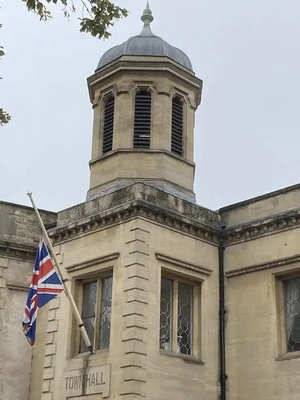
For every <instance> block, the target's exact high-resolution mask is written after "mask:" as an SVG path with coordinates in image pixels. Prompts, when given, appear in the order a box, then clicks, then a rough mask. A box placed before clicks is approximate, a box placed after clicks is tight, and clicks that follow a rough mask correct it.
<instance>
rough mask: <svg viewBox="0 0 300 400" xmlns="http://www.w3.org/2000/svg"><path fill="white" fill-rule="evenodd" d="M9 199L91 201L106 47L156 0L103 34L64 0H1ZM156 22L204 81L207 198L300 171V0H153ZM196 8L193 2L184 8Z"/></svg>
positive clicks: (201, 143) (4, 170)
mask: <svg viewBox="0 0 300 400" xmlns="http://www.w3.org/2000/svg"><path fill="white" fill-rule="evenodd" d="M1 3H2V4H1V6H2V10H1V17H0V19H1V22H2V23H3V24H4V27H3V31H2V32H1V43H0V44H2V45H4V46H5V51H6V56H5V58H4V59H3V61H2V62H1V65H0V67H1V70H0V72H1V75H2V77H3V81H2V82H0V102H1V103H0V104H1V106H2V107H5V108H6V109H7V110H9V111H10V113H11V114H12V115H13V120H12V122H11V123H10V124H9V126H7V127H6V128H3V129H0V199H2V200H6V201H11V202H16V203H21V204H29V201H28V199H27V196H26V193H27V190H28V189H30V190H32V191H33V193H34V195H35V199H36V202H37V204H38V206H39V207H40V208H46V209H50V210H59V209H63V208H66V207H69V206H71V205H74V204H76V203H80V202H83V201H84V200H85V196H86V191H87V189H88V184H89V169H88V161H89V159H90V147H91V132H92V110H91V105H90V102H89V97H88V91H87V86H86V78H87V77H88V76H90V75H92V74H93V72H94V69H95V67H96V65H97V62H98V60H99V58H100V56H101V55H102V53H103V52H104V51H105V50H107V49H108V48H110V47H112V46H114V45H116V44H119V43H121V42H123V41H124V40H126V39H127V38H128V37H130V36H132V35H135V34H137V33H139V32H140V30H141V28H142V23H141V21H140V19H139V18H140V15H141V13H142V11H143V9H144V6H145V0H123V1H118V0H115V3H117V4H119V5H121V6H126V7H127V8H128V9H129V10H130V12H131V14H130V17H129V18H127V19H125V20H122V21H120V22H118V23H117V24H116V26H115V28H113V30H112V38H111V39H110V40H108V41H105V42H103V41H99V40H97V39H94V38H92V37H90V36H89V35H87V34H81V33H79V30H78V21H77V16H76V15H73V16H72V18H71V21H70V22H68V21H67V20H66V19H65V18H63V16H62V13H60V7H56V8H54V9H53V11H54V13H53V14H54V19H53V20H52V21H49V22H47V23H43V22H39V21H38V18H37V17H36V16H34V15H32V14H30V13H28V12H27V11H26V9H25V6H24V4H23V3H21V0H10V1H2V2H1ZM150 6H151V8H152V11H153V15H154V18H155V19H154V22H153V24H152V30H153V31H154V33H155V34H157V35H159V36H161V37H163V38H164V39H165V40H166V41H168V42H169V43H171V44H172V45H174V46H177V47H179V48H180V49H182V50H183V51H185V52H186V53H187V54H188V56H189V57H190V58H191V61H192V63H193V66H194V70H195V72H196V74H197V76H198V77H199V78H201V79H202V80H203V81H204V86H203V96H202V104H201V106H200V108H199V109H198V112H197V118H196V129H195V137H196V147H195V161H196V163H197V173H196V180H195V191H196V194H197V203H198V204H201V205H203V206H206V207H209V208H212V209H216V208H219V207H221V206H224V205H228V204H231V203H234V202H237V201H240V200H244V199H246V198H249V197H253V196H256V195H259V194H263V193H265V192H268V191H272V190H275V189H279V188H281V187H284V186H288V185H292V184H295V183H298V182H299V181H300V161H299V158H300V157H299V149H300V134H299V133H300V112H299V110H300V2H299V0H285V1H283V0H264V1H261V0H251V1H248V2H245V1H240V0H228V1H226V2H224V1H220V0H219V1H216V0H206V1H204V0H188V1H185V2H183V1H179V0H151V3H150ZM184 7H186V8H184Z"/></svg>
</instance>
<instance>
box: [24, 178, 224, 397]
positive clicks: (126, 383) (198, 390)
mask: <svg viewBox="0 0 300 400" xmlns="http://www.w3.org/2000/svg"><path fill="white" fill-rule="evenodd" d="M137 188H138V189H139V190H138V191H136V190H137ZM142 189H143V190H142ZM128 190H129V188H127V189H126V191H124V194H126V193H127V196H129V197H130V195H129V192H128ZM136 193H138V194H139V200H141V198H143V200H145V199H147V198H148V200H149V202H147V203H146V202H145V201H144V205H143V207H145V209H146V207H148V214H147V213H146V214H144V215H141V214H140V213H139V212H138V208H137V207H138V204H139V203H137V202H136V201H135V199H134V196H135V194H136ZM151 194H152V195H153V198H151V196H150V195H151ZM131 195H132V197H131V202H129V203H128V202H126V201H125V200H126V199H124V198H123V196H119V197H117V198H118V201H119V202H120V201H121V200H122V202H123V201H124V204H122V205H120V204H119V207H116V199H117V198H116V194H115V195H114V196H115V203H111V202H109V201H108V199H107V198H103V199H102V200H103V201H101V199H98V200H94V201H91V202H88V203H85V204H83V205H80V206H78V207H77V208H71V209H69V210H65V211H63V212H62V213H60V214H59V218H58V220H59V222H58V227H57V228H56V229H54V230H53V231H52V233H51V235H52V237H53V238H54V239H55V241H56V247H55V248H56V251H57V253H58V256H59V259H60V261H61V262H62V267H63V269H64V271H65V274H66V276H67V277H68V279H69V282H68V284H69V285H70V287H71V288H72V289H73V290H74V288H75V284H74V282H75V280H78V279H83V278H85V277H91V276H98V275H101V273H102V272H103V271H107V270H111V269H112V270H113V304H112V307H113V308H112V325H111V342H110V348H109V350H103V351H97V352H96V353H95V354H93V355H87V354H79V355H78V354H77V355H76V354H74V347H73V346H74V343H76V334H77V333H78V329H77V328H76V326H74V325H73V323H72V321H73V318H72V313H71V311H70V307H69V303H68V300H67V299H66V298H65V296H64V295H63V294H61V295H60V296H59V298H58V299H57V300H55V301H53V302H51V304H50V305H49V313H48V322H47V324H46V323H45V324H43V326H40V329H43V330H44V331H43V336H44V337H45V336H46V337H47V340H46V342H45V341H41V342H40V343H39V344H38V345H37V348H36V351H37V352H38V354H40V353H41V352H42V348H44V354H45V357H44V359H43V360H42V358H41V357H40V358H37V357H35V355H34V358H33V368H34V369H35V370H40V369H43V368H44V372H43V384H42V388H41V390H40V392H38V391H35V392H33V391H32V394H31V397H30V400H40V399H42V400H54V399H55V400H56V399H57V400H65V399H66V398H67V397H68V396H71V395H73V396H75V398H76V399H82V398H85V397H84V396H83V397H81V396H80V395H79V394H77V396H76V394H74V388H70V387H69V386H68V383H66V379H67V380H68V379H70V377H72V376H73V375H74V376H75V375H76V374H77V375H79V374H81V373H82V371H96V370H97V371H102V372H103V374H104V380H105V381H106V386H105V387H104V388H103V389H101V390H104V392H103V396H104V397H105V398H106V397H107V396H108V394H109V398H111V399H123V398H124V399H138V398H142V397H146V398H149V399H157V400H160V399H161V398H163V397H167V398H174V400H181V399H182V397H183V396H185V393H186V387H189V398H190V399H191V400H192V399H198V398H199V395H201V396H205V398H206V399H207V400H215V398H216V397H217V391H218V384H217V380H218V324H217V323H216V322H217V321H218V251H217V245H216V243H215V242H214V241H213V240H212V236H210V239H209V240H208V237H207V238H205V236H204V235H202V236H201V235H200V232H199V236H197V233H196V230H197V228H195V230H191V229H190V230H189V229H188V228H187V226H188V225H185V223H187V222H188V221H190V218H188V216H192V215H194V218H196V220H197V221H199V222H195V221H194V224H195V226H197V223H198V224H199V226H202V227H203V226H204V224H203V222H204V221H205V222H206V223H207V225H205V226H206V229H208V227H209V225H208V221H210V225H212V226H210V229H212V230H214V229H215V228H213V226H215V225H216V224H217V220H218V219H217V217H216V216H215V215H214V214H213V213H211V214H210V213H209V212H208V211H207V210H205V209H203V210H202V209H201V208H199V209H198V210H196V208H197V207H196V206H194V205H190V206H188V205H187V206H186V207H184V205H183V203H182V200H180V199H176V202H177V204H176V207H175V199H174V198H172V196H170V195H166V194H165V195H166V196H167V198H166V199H164V198H163V193H159V192H158V191H157V190H155V189H153V188H149V187H147V186H145V185H141V184H139V185H134V186H133V187H132V188H131ZM108 196H110V197H109V199H110V200H112V197H111V196H112V195H108ZM159 198H161V202H159V201H158V199H159ZM155 199H156V201H155ZM155 203H156V207H157V208H160V209H161V212H162V213H163V214H164V215H165V216H166V217H167V218H168V224H169V226H168V225H167V224H166V221H165V220H164V219H162V220H159V219H155V220H152V218H151V215H152V216H153V215H154V214H153V212H154V211H153V207H154V205H155ZM105 204H106V205H108V204H110V206H113V207H111V208H110V209H108V210H106V211H105V210H104V209H103V207H104V205H105ZM130 204H131V205H132V207H136V211H134V210H132V211H130V212H129V211H128V210H130ZM146 204H147V206H146ZM97 206H98V207H100V210H101V211H100V210H99V209H98V213H97V212H96V210H97ZM141 207H142V206H141ZM163 207H164V208H163ZM168 207H169V209H168ZM194 208H195V210H194ZM122 209H123V211H122ZM175 209H177V213H175ZM179 210H181V211H182V213H181V214H180V213H179V212H178V211H179ZM192 210H194V212H193V213H192ZM99 211H100V213H99ZM168 213H169V214H168ZM202 214H203V215H202ZM79 215H80V216H81V218H78V217H79ZM175 216H176V218H177V219H178V222H177V225H176V224H175V222H174V223H171V221H172V220H173V219H174V218H175ZM174 221H175V220H174ZM180 221H181V222H180ZM200 221H201V222H200ZM63 224H64V225H65V226H63ZM180 224H183V225H180ZM185 226H186V228H185ZM162 269H164V270H167V271H169V272H173V273H174V274H175V275H176V276H181V277H185V278H186V279H192V280H195V281H196V282H199V283H200V282H201V312H200V316H199V318H200V321H199V322H201V323H200V325H201V329H200V332H199V336H198V337H196V338H195V341H197V343H198V344H197V346H198V349H199V354H198V356H197V357H196V358H195V357H186V358H185V357H182V356H180V355H176V354H173V355H170V354H167V353H166V352H163V351H160V350H159V323H160V317H159V314H160V280H161V270H162ZM74 293H75V294H76V292H74ZM109 369H110V372H109ZM71 382H73V381H71ZM66 386H67V387H68V389H67V390H66V389H65V387H66ZM108 388H109V393H108ZM86 395H89V396H88V397H87V398H88V400H96V399H97V398H98V396H99V394H94V395H93V394H91V393H90V394H89V392H88V393H86Z"/></svg>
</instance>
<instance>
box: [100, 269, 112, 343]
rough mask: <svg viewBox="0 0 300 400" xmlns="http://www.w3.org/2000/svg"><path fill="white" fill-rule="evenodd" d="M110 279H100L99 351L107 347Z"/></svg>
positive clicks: (110, 296) (110, 292)
mask: <svg viewBox="0 0 300 400" xmlns="http://www.w3.org/2000/svg"><path fill="white" fill-rule="evenodd" d="M111 298H112V277H109V278H106V279H102V290H101V315H100V342H99V347H100V349H107V348H108V347H109V338H110V322H111Z"/></svg>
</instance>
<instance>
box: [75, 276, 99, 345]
mask: <svg viewBox="0 0 300 400" xmlns="http://www.w3.org/2000/svg"><path fill="white" fill-rule="evenodd" d="M96 298H97V282H91V283H86V284H85V285H84V286H83V303H82V321H83V324H84V326H85V329H86V331H87V334H88V337H89V339H90V341H91V343H93V341H94V334H95V312H96ZM85 351H88V348H87V347H86V345H85V343H84V340H83V338H82V337H80V348H79V352H80V353H83V352H85Z"/></svg>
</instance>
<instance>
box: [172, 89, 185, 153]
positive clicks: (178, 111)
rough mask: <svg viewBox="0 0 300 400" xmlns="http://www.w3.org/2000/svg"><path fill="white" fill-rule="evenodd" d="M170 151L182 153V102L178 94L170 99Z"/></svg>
mask: <svg viewBox="0 0 300 400" xmlns="http://www.w3.org/2000/svg"><path fill="white" fill-rule="evenodd" d="M171 151H172V153H176V154H178V155H179V156H182V155H183V103H182V99H181V98H180V97H179V96H175V97H173V100H172V132H171Z"/></svg>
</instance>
